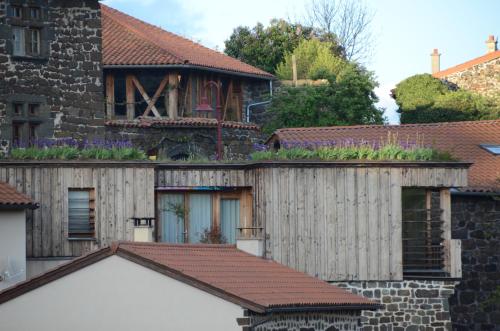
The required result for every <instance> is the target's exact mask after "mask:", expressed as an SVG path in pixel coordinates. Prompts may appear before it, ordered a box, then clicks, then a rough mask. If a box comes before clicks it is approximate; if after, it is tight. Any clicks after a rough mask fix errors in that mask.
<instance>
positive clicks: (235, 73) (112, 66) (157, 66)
mask: <svg viewBox="0 0 500 331" xmlns="http://www.w3.org/2000/svg"><path fill="white" fill-rule="evenodd" d="M102 68H103V69H197V70H204V71H211V72H217V73H222V74H228V75H233V76H240V77H249V78H257V79H265V80H272V79H275V77H274V76H273V75H271V74H269V76H265V75H258V74H248V73H244V72H239V71H231V70H226V69H218V68H212V67H204V66H197V65H192V64H155V65H150V64H145V65H126V64H125V65H124V64H106V65H103V66H102Z"/></svg>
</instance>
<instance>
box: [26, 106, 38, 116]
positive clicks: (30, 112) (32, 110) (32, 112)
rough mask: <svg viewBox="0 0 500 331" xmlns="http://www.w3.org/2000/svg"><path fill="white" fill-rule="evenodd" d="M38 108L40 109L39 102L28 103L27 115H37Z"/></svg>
mask: <svg viewBox="0 0 500 331" xmlns="http://www.w3.org/2000/svg"><path fill="white" fill-rule="evenodd" d="M39 109H40V104H38V103H30V104H29V105H28V115H29V116H37V115H38V111H39Z"/></svg>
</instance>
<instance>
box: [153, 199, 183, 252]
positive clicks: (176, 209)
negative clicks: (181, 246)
mask: <svg viewBox="0 0 500 331" xmlns="http://www.w3.org/2000/svg"><path fill="white" fill-rule="evenodd" d="M158 200H159V201H158V207H159V213H160V224H161V231H162V232H161V241H163V242H169V243H184V217H183V215H184V208H185V207H184V195H183V194H180V193H169V194H161V195H159V198H158Z"/></svg>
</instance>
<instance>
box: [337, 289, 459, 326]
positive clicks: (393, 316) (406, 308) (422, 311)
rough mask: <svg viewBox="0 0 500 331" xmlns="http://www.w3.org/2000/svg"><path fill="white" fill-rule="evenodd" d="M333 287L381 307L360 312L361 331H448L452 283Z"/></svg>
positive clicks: (452, 290)
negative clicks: (344, 289) (378, 304)
mask: <svg viewBox="0 0 500 331" xmlns="http://www.w3.org/2000/svg"><path fill="white" fill-rule="evenodd" d="M335 285H337V286H339V287H343V288H346V289H348V290H350V291H351V292H353V293H355V294H361V295H364V296H365V297H367V298H372V299H374V300H376V301H378V302H380V303H382V304H384V305H385V308H384V309H380V310H377V311H373V312H372V311H363V313H362V316H361V323H362V328H361V330H363V331H445V330H451V319H450V307H449V303H448V298H449V297H450V296H451V295H453V293H454V288H455V285H456V282H454V281H430V280H407V281H402V282H390V281H387V282H376V281H372V282H370V281H368V282H340V283H335Z"/></svg>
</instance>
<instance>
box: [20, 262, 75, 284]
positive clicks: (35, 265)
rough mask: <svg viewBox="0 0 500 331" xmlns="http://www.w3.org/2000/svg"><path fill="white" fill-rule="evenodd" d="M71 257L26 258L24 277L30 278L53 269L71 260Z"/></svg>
mask: <svg viewBox="0 0 500 331" xmlns="http://www.w3.org/2000/svg"><path fill="white" fill-rule="evenodd" d="M72 259H73V257H69V258H36V257H35V258H28V259H27V260H26V278H27V279H30V278H33V277H35V276H38V275H39V274H43V273H44V272H46V271H48V270H50V269H54V268H55V267H57V266H59V265H61V264H63V263H68V262H71V260H72Z"/></svg>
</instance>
